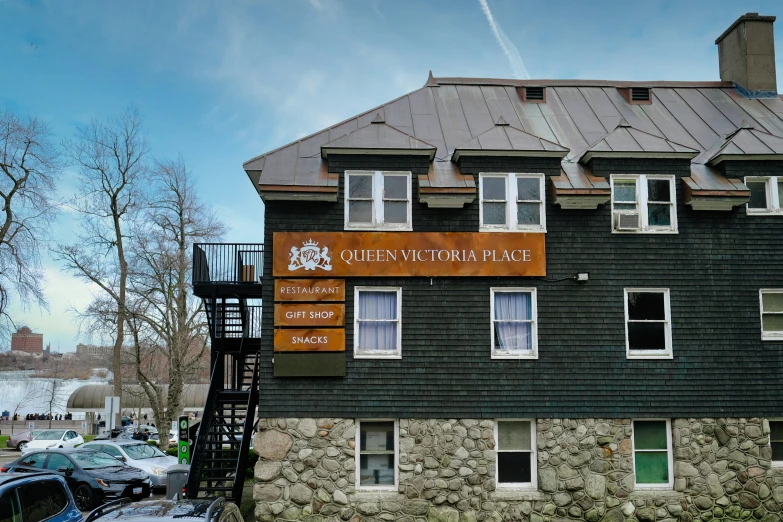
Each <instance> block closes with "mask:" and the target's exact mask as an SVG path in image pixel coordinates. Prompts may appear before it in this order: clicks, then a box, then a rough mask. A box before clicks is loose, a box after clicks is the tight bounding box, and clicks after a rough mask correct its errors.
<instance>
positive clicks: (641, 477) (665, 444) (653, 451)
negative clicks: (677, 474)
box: [633, 419, 674, 489]
mask: <svg viewBox="0 0 783 522" xmlns="http://www.w3.org/2000/svg"><path fill="white" fill-rule="evenodd" d="M672 467H673V462H672V430H671V421H669V420H663V419H661V420H652V419H650V420H647V419H645V420H635V421H633V470H634V476H635V485H636V487H638V488H648V489H653V488H658V489H670V488H671V487H673V486H674V477H673V475H674V474H673V473H672Z"/></svg>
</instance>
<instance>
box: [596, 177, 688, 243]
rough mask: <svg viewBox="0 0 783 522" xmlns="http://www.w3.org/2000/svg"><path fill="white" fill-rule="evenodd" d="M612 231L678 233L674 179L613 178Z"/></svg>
mask: <svg viewBox="0 0 783 522" xmlns="http://www.w3.org/2000/svg"><path fill="white" fill-rule="evenodd" d="M611 182H612V232H613V233H632V234H656V233H665V234H666V233H668V234H671V233H677V206H676V205H675V201H676V200H677V198H676V192H675V186H674V176H649V175H646V174H640V175H625V174H622V175H616V176H615V175H612V177H611Z"/></svg>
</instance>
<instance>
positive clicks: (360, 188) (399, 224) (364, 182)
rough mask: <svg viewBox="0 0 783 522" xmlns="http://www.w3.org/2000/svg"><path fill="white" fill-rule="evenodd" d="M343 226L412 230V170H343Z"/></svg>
mask: <svg viewBox="0 0 783 522" xmlns="http://www.w3.org/2000/svg"><path fill="white" fill-rule="evenodd" d="M345 229H346V230H349V229H353V230H411V173H410V172H381V171H355V170H352V171H346V172H345Z"/></svg>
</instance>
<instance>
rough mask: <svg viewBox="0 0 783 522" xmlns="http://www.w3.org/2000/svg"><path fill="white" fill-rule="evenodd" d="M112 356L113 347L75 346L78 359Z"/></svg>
mask: <svg viewBox="0 0 783 522" xmlns="http://www.w3.org/2000/svg"><path fill="white" fill-rule="evenodd" d="M113 354H114V346H95V345H94V344H81V343H79V344H77V345H76V355H77V356H79V357H110V356H111V355H113Z"/></svg>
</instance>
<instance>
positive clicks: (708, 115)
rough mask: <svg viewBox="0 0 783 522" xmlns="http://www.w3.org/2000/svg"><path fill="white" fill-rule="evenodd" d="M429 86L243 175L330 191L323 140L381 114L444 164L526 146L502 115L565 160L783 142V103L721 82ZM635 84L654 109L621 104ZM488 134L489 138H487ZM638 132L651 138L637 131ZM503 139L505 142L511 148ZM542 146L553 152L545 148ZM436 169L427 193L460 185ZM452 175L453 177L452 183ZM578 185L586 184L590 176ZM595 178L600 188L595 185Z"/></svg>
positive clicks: (454, 82) (257, 163)
mask: <svg viewBox="0 0 783 522" xmlns="http://www.w3.org/2000/svg"><path fill="white" fill-rule="evenodd" d="M430 84H431V85H434V87H423V88H421V89H418V90H417V91H414V92H411V93H409V94H406V95H404V96H402V97H400V98H397V99H395V100H392V101H391V102H389V103H387V104H384V105H382V106H380V107H378V108H375V109H373V110H370V111H366V112H363V113H362V114H360V115H358V116H355V117H353V118H350V119H348V120H346V121H344V122H341V123H339V124H337V125H335V126H333V127H331V128H329V129H325V130H324V131H320V132H318V133H315V134H314V135H312V136H308V137H307V138H304V139H302V140H300V141H298V142H294V143H293V144H289V145H287V146H285V147H282V148H280V149H277V150H275V151H272V152H270V153H267V154H265V155H262V156H258V157H256V158H253V159H252V160H250V161H248V162H247V163H245V165H244V166H245V169H246V170H248V171H252V172H253V173H254V174H253V176H251V179H253V177H254V176H259V175H260V179H259V182H260V183H261V184H262V185H264V184H265V185H294V184H295V185H299V184H306V185H310V184H315V185H317V186H326V184H327V183H328V182H329V181H328V176H327V175H326V174H325V171H324V170H323V165H322V164H321V163H319V162H317V161H312V158H313V157H315V156H317V153H318V149H320V147H321V146H322V145H324V144H325V143H326V142H328V141H333V140H335V139H337V138H339V137H341V136H345V135H347V134H348V133H350V132H353V131H356V130H357V129H359V128H363V127H365V126H366V125H367V124H368V123H369V122H371V121H372V120H373V119H374V118H375V115H376V114H377V113H380V114H381V118H382V119H385V121H386V124H387V125H389V126H391V127H395V128H396V129H398V130H399V131H400V132H401V133H403V134H407V135H410V136H412V137H413V138H415V139H417V140H421V141H423V142H426V143H428V144H432V146H434V147H436V148H437V152H436V157H437V158H440V159H441V160H449V159H450V156H451V154H452V153H453V152H454V150H455V149H456V148H457V147H462V146H464V145H465V144H466V143H467V142H469V141H471V140H473V139H474V138H477V137H478V136H481V138H480V139H479V140H478V144H479V146H480V147H482V149H485V148H486V147H511V148H512V149H514V150H518V148H519V147H526V146H528V145H524V144H523V143H524V141H525V140H528V139H529V138H527V137H524V138H522V137H520V139H521V141H519V142H514V141H513V140H514V136H513V135H514V133H515V132H516V131H509V130H505V131H503V132H502V133H498V132H497V131H495V130H494V127H495V122H497V121H498V118H500V117H501V116H502V117H503V119H504V120H505V121H506V122H508V123H509V124H510V126H511V127H516V130H517V131H522V132H525V133H527V134H528V135H532V136H535V137H539V138H542V139H544V140H549V142H552V143H556V144H558V145H560V146H562V147H564V148H566V149H570V151H571V154H570V155H569V158H571V159H573V158H574V157H575V156H576V155H578V154H581V153H582V152H584V151H585V150H587V149H588V148H589V147H590V146H591V145H592V146H594V147H599V148H601V149H603V148H604V147H608V148H609V149H611V150H622V149H625V150H629V151H630V150H636V149H635V148H634V147H635V146H638V147H639V148H640V149H641V150H643V151H655V152H666V151H667V148H671V149H672V150H673V151H674V152H683V151H684V150H687V148H691V149H696V150H698V151H702V152H706V151H707V150H708V149H710V150H713V149H715V147H714V146H715V144H716V143H717V142H718V140H719V139H720V138H721V136H723V135H725V134H726V133H727V132H730V131H731V130H732V129H733V128H736V127H737V126H738V125H739V123H740V122H741V121H742V120H743V119H745V120H747V121H748V122H749V123H750V124H751V125H753V126H754V127H755V128H756V129H755V132H752V133H751V135H750V136H746V135H741V136H739V138H738V139H737V140H735V143H734V145H736V146H737V148H738V150H740V151H742V153H748V151H759V150H761V148H762V147H763V146H767V147H769V148H771V149H772V150H776V147H777V144H778V142H777V141H776V139H783V138H780V137H781V136H783V100H780V99H776V98H770V99H747V98H744V97H743V96H742V95H741V94H740V93H739V91H737V90H736V89H734V88H733V87H732V84H730V83H727V82H611V81H589V80H505V79H482V78H473V79H469V78H433V80H432V82H430ZM531 85H538V86H544V87H546V88H547V94H546V103H523V102H522V100H521V98H520V96H519V94H518V93H517V91H516V88H517V87H518V86H531ZM631 86H643V87H649V88H651V93H652V100H651V101H652V103H650V104H644V105H636V104H631V103H629V102H628V101H627V100H625V99H624V98H623V97H622V96H621V95H620V93H619V92H618V90H617V89H618V88H624V87H631ZM621 118H624V119H625V120H626V121H627V122H628V123H629V124H630V125H631V126H632V128H630V129H627V130H625V131H622V132H620V133H618V134H616V135H612V136H609V137H607V136H606V135H607V134H611V133H607V129H611V128H613V126H616V124H617V122H618V121H620V119H621ZM488 130H489V131H491V132H490V133H489V134H486V135H484V134H485V133H486V132H487V131H488ZM639 131H643V132H645V133H648V134H639ZM763 131H766V133H769V134H766V133H763ZM759 133H762V134H763V135H761V134H759ZM501 134H503V136H504V137H502V136H501ZM505 139H509V144H508V145H506V144H505ZM661 139H665V140H668V142H664V141H660V140H661ZM494 140H499V141H497V142H496V141H494ZM599 142H601V143H600V144H599ZM768 142H769V143H768ZM540 143H541V144H543V143H544V142H540ZM762 144H764V145H763V146H762ZM542 146H543V147H545V148H547V150H554V149H552V146H551V145H542ZM501 150H502V149H501ZM732 150H733V151H734V152H737V150H734V149H733V148H732ZM701 156H702V157H704V156H705V155H704V154H702V155H701ZM306 158H311V159H310V160H307V159H306ZM303 159H305V160H304V161H302V160H303ZM441 163H443V165H442V166H441V168H437V169H433V170H434V171H435V172H434V175H433V178H432V179H431V180H430V182H431V183H432V186H433V187H437V186H440V185H439V184H443V186H462V185H464V180H462V179H461V175H460V174H459V173H458V172H456V171H455V170H454V168H453V167H452V166H446V165H448V164H449V163H450V162H449V161H444V162H441ZM259 173H260V174H259ZM448 176H455V178H454V180H452V181H449V180H448ZM580 179H581V178H580ZM584 179H585V180H588V183H590V181H589V180H590V179H591V177H590V176H585V177H584ZM592 179H594V180H596V183H601V182H600V181H598V180H597V178H592Z"/></svg>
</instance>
